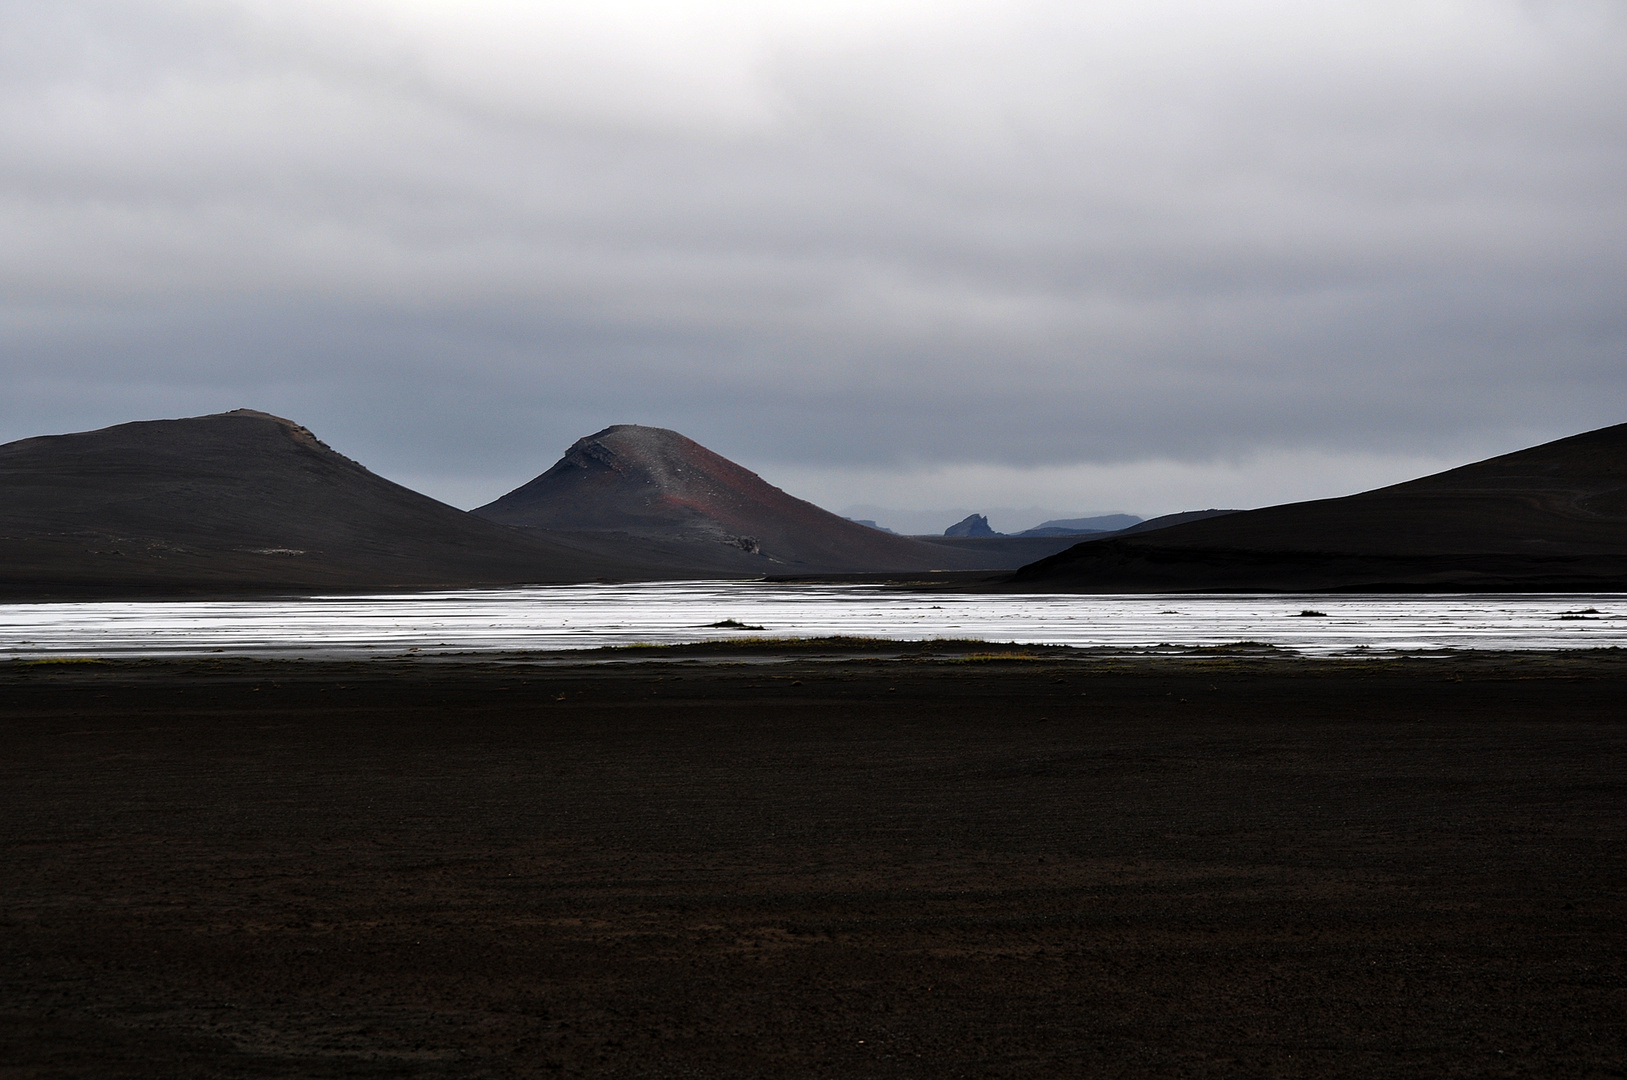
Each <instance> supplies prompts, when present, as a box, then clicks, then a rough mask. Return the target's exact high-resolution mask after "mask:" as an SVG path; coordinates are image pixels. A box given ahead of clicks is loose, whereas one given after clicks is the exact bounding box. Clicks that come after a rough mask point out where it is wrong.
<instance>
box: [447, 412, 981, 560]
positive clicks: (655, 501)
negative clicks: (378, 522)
mask: <svg viewBox="0 0 1627 1080" xmlns="http://www.w3.org/2000/svg"><path fill="white" fill-rule="evenodd" d="M473 513H475V514H478V515H479V516H481V517H485V518H489V519H491V520H492V521H498V522H502V523H503V524H505V525H521V526H528V527H532V528H543V529H552V530H559V531H566V532H576V533H584V534H599V535H604V536H624V537H632V538H636V539H641V540H644V541H647V542H653V543H661V544H665V545H668V547H669V548H670V550H671V552H672V557H673V558H674V559H675V560H680V561H687V562H689V563H691V564H698V565H701V566H704V567H707V568H709V569H710V570H712V571H713V572H715V573H725V574H750V575H757V574H765V575H766V574H784V573H787V572H816V573H846V572H891V571H927V570H940V569H944V570H951V569H981V568H986V567H987V566H988V564H987V563H986V562H984V561H983V560H981V559H980V558H979V557H978V556H977V555H976V554H975V553H973V554H969V553H966V552H962V551H959V550H955V549H950V548H944V547H939V546H936V545H930V544H924V543H922V542H920V541H918V540H912V539H909V538H908V537H903V536H895V535H893V534H892V533H887V532H882V531H881V530H879V529H872V528H869V527H867V526H864V525H860V524H858V523H857V522H853V521H849V520H847V519H846V518H842V517H838V516H837V515H835V514H832V513H830V512H829V511H826V510H822V509H820V508H819V507H817V506H815V505H814V504H812V503H810V502H804V501H803V500H801V499H798V498H796V497H794V496H791V495H788V494H786V493H785V492H784V491H781V490H780V489H779V488H777V487H774V486H773V485H772V484H769V483H768V482H767V481H765V480H764V479H763V478H762V477H760V476H758V475H757V474H756V473H753V472H751V471H750V470H748V469H745V468H743V467H742V466H740V465H737V464H735V463H734V462H732V461H730V460H729V459H727V458H725V457H721V456H720V455H718V454H714V453H713V452H712V451H710V450H708V449H706V447H704V446H702V445H700V444H699V443H697V442H695V441H694V440H692V439H687V438H685V437H684V436H682V435H680V434H678V433H677V432H676V431H668V430H667V429H665V428H653V427H640V426H638V425H635V424H618V425H616V426H614V427H608V428H605V429H604V430H603V431H601V432H599V433H598V434H596V435H589V436H588V437H587V438H585V439H579V440H577V442H576V443H575V445H573V446H572V447H571V448H570V449H569V450H567V451H566V452H565V456H564V457H563V458H561V459H560V460H559V462H558V463H557V464H556V465H554V467H553V468H551V469H549V470H548V471H547V472H545V473H543V474H542V475H541V476H539V477H537V478H536V479H535V480H532V481H531V482H530V483H528V484H525V485H524V486H522V487H519V488H516V489H515V490H513V491H511V492H509V493H508V494H507V495H504V496H503V497H502V498H500V499H498V500H496V501H495V502H492V503H488V504H487V505H485V506H482V507H479V508H477V509H476V510H474V511H473ZM995 568H998V564H996V566H995Z"/></svg>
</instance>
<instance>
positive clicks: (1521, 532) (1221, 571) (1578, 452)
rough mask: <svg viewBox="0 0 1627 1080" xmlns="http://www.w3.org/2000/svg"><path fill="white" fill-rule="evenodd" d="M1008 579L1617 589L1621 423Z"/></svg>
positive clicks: (1107, 586)
mask: <svg viewBox="0 0 1627 1080" xmlns="http://www.w3.org/2000/svg"><path fill="white" fill-rule="evenodd" d="M1013 585H1014V586H1015V587H1017V588H1023V589H1034V590H1047V591H1049V590H1055V591H1061V592H1073V591H1077V592H1117V591H1161V590H1190V591H1203V590H1210V589H1229V590H1255V589H1258V590H1302V589H1369V590H1383V589H1397V590H1412V589H1418V590H1440V591H1457V590H1474V591H1497V590H1543V589H1554V590H1585V589H1598V590H1612V589H1623V588H1627V424H1620V425H1617V426H1615V427H1608V428H1601V429H1600V430H1598V431H1590V432H1587V433H1586V434H1582V435H1575V436H1572V437H1570V438H1567V439H1560V440H1558V441H1556V442H1551V443H1545V444H1543V445H1541V446H1537V447H1533V448H1531V449H1529V450H1521V451H1518V452H1516V453H1512V454H1505V455H1503V456H1501V457H1495V458H1491V459H1489V460H1486V461H1482V462H1477V463H1475V464H1473V465H1465V466H1463V467H1461V468H1457V469H1452V470H1450V471H1448V472H1443V473H1438V474H1436V475H1434V476H1426V477H1424V478H1422V479H1419V480H1413V481H1409V482H1408V483H1404V484H1396V485H1394V486H1392V487H1386V488H1379V489H1377V490H1374V491H1368V492H1363V493H1361V494H1359V495H1351V496H1347V497H1345V498H1341V499H1321V500H1317V501H1315V502H1303V503H1289V504H1287V505H1283V506H1272V507H1267V508H1265V509H1263V510H1250V511H1245V512H1241V513H1233V514H1226V515H1224V516H1220V517H1211V518H1208V519H1205V520H1201V521H1193V522H1189V523H1186V524H1180V525H1173V526H1170V527H1168V528H1163V529H1159V530H1158V531H1157V532H1156V533H1153V534H1150V535H1146V536H1137V535H1133V534H1131V535H1125V534H1121V535H1119V536H1117V537H1112V538H1107V539H1101V540H1094V541H1088V542H1086V543H1082V544H1078V545H1076V546H1074V547H1072V548H1070V549H1068V550H1067V551H1064V552H1062V553H1060V554H1058V555H1054V556H1052V557H1051V558H1048V559H1044V560H1042V561H1040V562H1037V563H1034V564H1032V565H1030V566H1026V567H1024V568H1023V569H1022V570H1020V571H1018V573H1017V575H1016V576H1015V578H1014V579H1013Z"/></svg>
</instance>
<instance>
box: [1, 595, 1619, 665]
mask: <svg viewBox="0 0 1627 1080" xmlns="http://www.w3.org/2000/svg"><path fill="white" fill-rule="evenodd" d="M1306 609H1312V610H1314V611H1317V612H1323V613H1325V614H1323V615H1302V614H1301V612H1303V611H1305V610H1306ZM725 619H732V620H734V621H735V622H738V623H743V624H746V626H747V627H750V628H751V629H739V628H731V627H714V626H712V625H710V624H713V623H717V622H721V621H723V620H725ZM759 628H760V629H759ZM829 635H847V636H864V637H877V638H888V639H893V640H922V639H930V638H978V639H982V640H986V641H993V642H1013V643H1019V644H1029V645H1032V644H1057V645H1076V646H1098V647H1100V646H1105V647H1114V648H1147V647H1153V646H1158V645H1172V646H1205V645H1222V644H1226V643H1229V642H1237V641H1257V642H1262V643H1265V644H1269V645H1275V646H1279V647H1282V648H1286V649H1293V650H1296V651H1299V652H1303V653H1307V654H1316V655H1343V654H1350V655H1360V654H1361V653H1362V652H1364V651H1365V652H1368V653H1369V654H1370V653H1371V652H1372V651H1379V652H1394V651H1402V652H1412V651H1422V650H1430V649H1574V648H1601V647H1610V646H1627V595H1623V594H1619V593H1617V594H1608V595H1586V596H1584V595H1570V594H1568V595H1561V596H1535V595H1529V594H1521V595H1502V596H1498V595H1449V596H1448V595H1438V596H1418V595H1408V596H1277V595H1272V596H1230V595H1227V596H1191V595H1178V596H1170V595H1166V596H1058V595H1044V596H1020V595H998V596H990V595H973V594H964V593H955V594H943V593H923V592H907V591H898V590H893V589H885V588H878V587H873V586H857V585H776V584H765V583H762V582H678V583H662V584H648V585H569V586H554V587H545V588H526V589H494V590H478V591H475V590H472V591H462V592H438V593H417V594H412V595H388V596H343V597H337V596H318V597H305V598H294V599H276V600H214V601H134V602H116V603H115V602H95V603H51V604H5V605H0V660H5V659H28V658H40V657H50V656H102V657H108V656H175V655H187V654H204V653H208V654H215V653H224V654H228V655H253V656H265V655H284V656H286V655H336V654H337V655H368V656H379V655H399V654H404V653H409V652H417V653H418V654H419V655H435V654H445V653H463V652H513V651H537V650H559V649H582V648H596V647H600V646H606V645H630V644H635V643H641V642H643V643H659V644H672V643H680V642H695V641H712V640H719V639H726V638H732V637H753V636H755V637H764V636H771V637H799V638H803V637H823V636H829Z"/></svg>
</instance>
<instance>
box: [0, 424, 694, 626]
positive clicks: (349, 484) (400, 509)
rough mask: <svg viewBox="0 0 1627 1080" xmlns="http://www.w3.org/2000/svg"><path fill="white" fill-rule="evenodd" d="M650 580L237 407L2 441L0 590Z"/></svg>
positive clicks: (653, 566)
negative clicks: (410, 484) (497, 520)
mask: <svg viewBox="0 0 1627 1080" xmlns="http://www.w3.org/2000/svg"><path fill="white" fill-rule="evenodd" d="M630 574H631V575H637V576H661V575H662V574H663V568H662V567H661V566H659V565H658V564H657V563H656V562H653V561H648V562H635V563H632V564H629V561H628V559H627V558H626V557H625V556H624V555H614V556H611V555H606V554H604V553H602V552H597V551H594V550H591V549H590V548H588V547H585V546H581V545H573V544H572V543H570V542H568V541H566V542H562V541H560V540H558V539H555V538H550V537H547V536H545V535H543V534H539V533H526V532H522V531H520V530H517V529H508V528H504V527H503V526H501V525H496V524H493V523H492V522H489V521H483V520H481V519H480V518H477V517H473V516H471V515H470V514H468V513H465V512H464V511H462V510H459V509H457V508H456V507H452V506H447V505H446V504H445V503H441V502H436V501H435V500H434V499H431V498H429V497H428V496H427V495H420V494H419V493H418V492H416V491H412V490H410V489H408V488H405V487H402V486H401V485H400V484H395V483H392V482H390V481H389V480H385V479H384V478H383V477H380V476H377V475H375V474H373V473H371V472H369V471H368V470H367V469H365V468H363V467H362V466H361V465H358V464H357V463H356V462H354V461H352V460H350V459H349V458H347V457H345V456H343V455H341V454H338V453H336V452H334V451H333V450H331V449H329V448H328V447H327V446H326V445H325V444H323V443H322V442H320V441H319V440H318V439H317V438H316V436H314V435H312V434H311V432H309V431H308V430H306V429H305V428H303V427H301V426H299V425H298V424H295V423H293V422H292V421H290V420H284V419H282V418H280V417H276V416H271V415H269V414H267V413H262V412H254V411H252V410H247V409H239V410H237V411H235V412H229V413H219V414H216V415H213V416H199V417H192V418H189V419H184V420H152V421H145V422H141V423H133V424H120V425H118V426H117V427H110V428H104V429H102V430H100V431H89V432H81V433H78V434H72V435H49V436H43V437H40V438H34V439H23V440H21V441H19V442H14V443H8V444H6V445H5V446H0V595H12V596H17V595H25V596H77V595H105V594H136V595H140V594H148V593H156V594H171V593H189V592H191V593H196V592H211V591H240V590H245V589H246V590H253V591H272V592H310V591H313V590H317V591H320V590H330V589H333V590H353V589H369V588H433V587H437V586H463V585H499V584H511V583H516V582H548V581H583V580H591V579H594V578H598V577H626V576H629V575H630Z"/></svg>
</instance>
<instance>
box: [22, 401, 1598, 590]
mask: <svg viewBox="0 0 1627 1080" xmlns="http://www.w3.org/2000/svg"><path fill="white" fill-rule="evenodd" d="M1098 523H1100V524H1120V523H1121V522H1119V521H1110V522H1109V521H1103V520H1101V519H1093V520H1091V521H1090V522H1083V521H1072V520H1069V521H1065V522H1058V523H1054V524H1053V525H1052V527H1053V528H1058V529H1064V528H1077V527H1079V526H1080V525H1083V524H1098ZM961 526H963V527H957V528H955V529H952V530H951V532H959V533H962V535H951V536H943V537H930V538H922V537H908V536H898V535H894V534H892V533H888V532H885V531H882V530H879V529H875V528H871V527H869V526H867V525H863V524H860V523H858V522H853V521H848V520H847V519H845V518H841V517H838V516H837V515H835V514H832V513H829V512H827V511H825V510H822V509H820V508H819V507H817V506H815V505H813V504H812V503H809V502H805V501H804V500H802V499H798V498H795V497H794V496H791V495H789V494H787V493H786V492H784V491H781V490H780V489H779V488H776V487H774V486H773V485H771V484H769V483H767V482H766V481H764V480H763V479H762V478H761V477H759V476H758V475H756V474H755V473H753V472H751V471H750V470H748V469H745V468H743V467H742V466H740V465H737V464H736V463H734V462H732V461H729V460H727V459H726V458H723V457H721V456H719V455H717V454H715V453H713V452H712V451H710V450H707V449H706V448H705V447H703V446H701V445H699V444H698V443H696V442H694V441H693V440H690V439H687V438H685V437H684V436H682V435H680V434H678V433H677V432H674V431H668V430H665V429H662V428H651V427H639V426H635V425H618V426H616V427H610V428H606V429H605V430H603V431H601V432H598V433H597V434H595V435H590V436H588V437H587V438H584V439H580V440H578V441H577V442H576V443H575V444H574V445H573V446H571V447H570V449H569V450H568V451H567V452H566V453H565V456H564V457H563V458H561V459H560V461H559V462H558V463H557V464H555V465H554V466H553V467H552V468H550V469H548V470H547V471H546V472H544V473H542V474H541V475H540V476H538V477H537V478H536V479H534V480H532V481H531V482H529V483H527V484H525V485H523V486H522V487H520V488H517V489H515V490H514V491H511V492H509V493H508V494H507V495H504V496H503V497H502V498H500V499H497V500H496V501H494V502H492V503H489V504H487V505H485V506H482V507H480V508H479V509H478V510H476V511H473V512H465V511H462V510H459V509H457V508H455V507H451V506H447V505H446V504H444V503H440V502H437V501H435V500H434V499H431V498H429V497H428V496H425V495H421V494H419V493H417V492H415V491H411V490H409V489H408V488H405V487H402V486H401V485H399V484H395V483H392V482H391V481H389V480H386V479H384V478H382V477H380V476H377V475H375V474H374V473H372V472H369V471H368V470H367V469H365V468H363V467H362V466H361V465H359V464H357V463H356V462H354V461H352V460H350V459H349V458H347V457H344V456H343V455H341V454H338V453H336V452H335V451H333V450H332V449H330V448H329V447H327V446H326V445H324V444H323V443H322V442H320V441H319V440H318V439H317V438H316V437H315V436H314V435H313V434H311V432H310V431H308V430H306V429H305V428H303V427H301V426H299V425H298V424H295V423H293V422H292V421H289V420H284V419H282V418H280V417H276V416H271V415H269V414H266V413H261V412H254V411H251V410H237V411H235V412H230V413H220V414H216V415H212V416H200V417H193V418H190V419H182V420H155V421H147V422H141V423H132V424H121V425H118V426H116V427H110V428H105V429H102V430H100V431H90V432H81V433H78V434H72V435H53V436H44V437H40V438H32V439H23V440H21V441H19V442H13V443H9V444H6V445H4V446H0V597H8V598H13V599H23V598H27V599H50V598H71V597H81V596H115V595H187V594H194V595H196V594H202V593H211V592H222V593H224V592H243V591H252V592H268V591H269V592H284V593H311V592H322V591H352V592H354V591H360V590H375V589H428V588H441V587H468V586H488V585H489V586H498V585H518V584H530V583H550V582H578V581H590V580H621V581H630V580H656V579H679V578H754V577H788V578H796V577H800V576H820V575H854V576H858V575H882V576H889V577H892V578H894V579H896V578H897V577H898V576H903V577H905V578H908V579H910V580H915V581H921V582H926V581H934V580H938V581H942V580H946V579H943V578H937V577H933V576H932V575H936V574H939V573H941V572H944V571H967V572H978V573H974V574H972V575H971V576H970V577H962V578H958V579H956V582H957V584H958V585H959V587H963V588H1007V589H1015V590H1032V591H1056V592H1097V593H1101V592H1161V591H1221V590H1259V591H1272V590H1279V591H1318V590H1436V591H1495V590H1554V591H1574V590H1597V591H1613V590H1622V589H1627V424H1623V425H1618V426H1615V427H1610V428H1603V429H1600V430H1598V431H1592V432H1588V433H1585V434H1582V435H1576V436H1573V437H1571V438H1568V439H1561V440H1558V441H1556V442H1552V443H1547V444H1544V445H1542V446H1538V447H1533V448H1531V449H1529V450H1522V451H1519V452H1517V453H1513V454H1506V455H1503V456H1501V457H1497V458H1492V459H1490V460H1487V461H1483V462H1479V463H1476V464H1473V465H1465V466H1463V467H1462V468H1458V469H1453V470H1450V471H1448V472H1444V473H1440V474H1438V475H1435V476H1427V477H1424V478H1422V479H1419V480H1413V481H1410V482H1408V483H1405V484H1397V485H1394V486H1392V487H1386V488H1381V489H1378V490H1376V491H1369V492H1364V493H1362V494H1359V495H1351V496H1347V497H1345V498H1341V499H1323V500H1317V501H1314V502H1304V503H1291V504H1287V505H1283V506H1273V507H1267V508H1265V509H1263V510H1251V511H1241V512H1239V511H1224V510H1205V511H1193V512H1190V513H1186V514H1175V515H1170V516H1167V517H1163V518H1154V519H1152V520H1150V521H1142V522H1137V523H1136V524H1133V525H1130V526H1129V527H1128V528H1123V529H1120V530H1119V531H1116V532H1109V533H1101V534H1097V535H1095V536H1092V537H1089V538H1087V539H1085V540H1084V542H1079V537H1078V536H1077V535H1064V536H1034V535H1018V536H1000V535H988V534H990V533H992V532H993V530H992V529H990V528H989V527H988V524H987V522H986V520H983V519H981V518H974V519H968V521H967V522H963V523H961ZM1024 563H1027V564H1028V565H1023V564H1024ZM1019 566H1021V569H1020V570H1018V569H1017V568H1018V567H1019ZM1013 570H1017V572H1016V573H1015V575H1013V574H1011V573H1010V571H1013Z"/></svg>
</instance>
